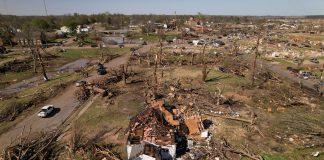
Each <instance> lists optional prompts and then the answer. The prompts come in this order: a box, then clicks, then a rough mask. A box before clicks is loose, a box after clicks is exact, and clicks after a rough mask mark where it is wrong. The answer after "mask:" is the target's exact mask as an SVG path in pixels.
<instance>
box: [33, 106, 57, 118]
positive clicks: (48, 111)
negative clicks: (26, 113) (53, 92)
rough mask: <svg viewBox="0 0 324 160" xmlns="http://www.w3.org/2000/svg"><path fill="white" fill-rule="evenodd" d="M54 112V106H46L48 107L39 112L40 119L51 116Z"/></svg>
mask: <svg viewBox="0 0 324 160" xmlns="http://www.w3.org/2000/svg"><path fill="white" fill-rule="evenodd" d="M53 111H54V106H53V105H46V106H44V107H42V109H41V111H39V112H38V114H37V115H38V116H39V117H42V118H45V117H47V116H48V115H49V114H51V113H52V112H53Z"/></svg>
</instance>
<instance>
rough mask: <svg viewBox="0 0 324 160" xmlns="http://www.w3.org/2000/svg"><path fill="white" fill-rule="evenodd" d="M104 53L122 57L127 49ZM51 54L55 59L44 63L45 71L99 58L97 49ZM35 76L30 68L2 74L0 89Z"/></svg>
mask: <svg viewBox="0 0 324 160" xmlns="http://www.w3.org/2000/svg"><path fill="white" fill-rule="evenodd" d="M104 52H105V53H104V55H122V54H125V53H128V52H129V48H108V49H105V50H104ZM52 54H54V55H55V56H57V57H55V58H51V59H49V60H47V61H46V62H45V63H46V64H47V66H46V70H47V71H55V70H56V68H57V67H60V66H62V65H64V64H66V63H69V62H72V61H75V60H78V59H80V58H87V59H94V58H99V57H100V56H101V54H100V52H99V50H98V49H97V48H80V49H67V51H66V52H63V53H52ZM18 55H20V54H18ZM10 58H14V55H11V56H10ZM28 63H29V64H30V66H31V65H32V64H31V62H28ZM38 68H39V67H38ZM37 75H39V74H35V73H33V72H32V67H30V68H29V69H28V70H26V71H22V72H12V71H8V72H6V73H4V74H0V88H4V87H6V86H7V85H9V84H12V83H16V82H19V81H22V80H24V79H27V78H31V77H33V76H37Z"/></svg>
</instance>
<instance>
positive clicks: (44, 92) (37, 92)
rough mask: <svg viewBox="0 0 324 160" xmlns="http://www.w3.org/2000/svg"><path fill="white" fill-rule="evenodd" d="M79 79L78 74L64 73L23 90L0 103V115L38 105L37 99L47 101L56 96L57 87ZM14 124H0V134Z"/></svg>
mask: <svg viewBox="0 0 324 160" xmlns="http://www.w3.org/2000/svg"><path fill="white" fill-rule="evenodd" d="M79 78H80V75H79V74H78V73H72V74H71V73H66V74H62V75H59V76H57V77H55V78H52V79H51V80H50V81H47V82H44V83H42V84H40V85H38V86H35V87H33V88H29V89H26V90H23V91H21V92H19V93H17V95H16V96H15V97H12V98H9V99H6V100H3V101H0V114H5V113H7V112H8V110H12V108H15V107H17V108H21V109H22V110H25V109H23V108H24V107H25V105H27V104H34V103H40V102H38V101H39V99H43V100H44V99H45V100H46V99H48V98H49V97H51V96H53V94H56V92H57V89H58V87H60V86H62V85H64V84H68V83H71V82H74V81H76V80H78V79H79ZM15 123H16V122H1V123H0V134H1V133H3V132H4V131H5V130H7V129H8V128H10V127H11V126H12V125H14V124H15Z"/></svg>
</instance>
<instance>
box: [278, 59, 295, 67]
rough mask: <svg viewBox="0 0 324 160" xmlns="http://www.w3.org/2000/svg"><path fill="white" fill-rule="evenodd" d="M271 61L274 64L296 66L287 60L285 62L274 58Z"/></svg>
mask: <svg viewBox="0 0 324 160" xmlns="http://www.w3.org/2000/svg"><path fill="white" fill-rule="evenodd" d="M273 60H274V61H275V62H279V63H280V64H283V65H287V66H291V65H296V64H295V63H293V62H291V61H288V60H285V59H281V58H274V59H273Z"/></svg>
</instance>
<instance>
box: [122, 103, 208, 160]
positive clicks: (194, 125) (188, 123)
mask: <svg viewBox="0 0 324 160" xmlns="http://www.w3.org/2000/svg"><path fill="white" fill-rule="evenodd" d="M146 107H147V108H146V109H145V110H144V111H143V112H141V113H140V114H138V115H136V116H135V117H133V118H132V119H131V121H130V124H129V128H128V143H127V155H128V159H134V160H141V159H145V160H147V159H152V160H153V159H161V160H162V159H163V160H169V159H170V160H172V159H175V158H176V157H177V156H179V155H181V154H182V153H185V152H186V150H187V149H190V148H192V147H193V146H194V145H199V144H201V143H208V142H209V141H210V139H211V135H210V134H209V132H208V131H207V130H206V129H205V128H204V127H203V122H202V119H201V117H200V115H199V114H198V113H193V114H186V113H185V112H184V108H180V107H178V108H176V107H175V106H173V105H169V104H167V103H165V102H164V100H152V101H151V102H149V103H148V104H147V106H146Z"/></svg>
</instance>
